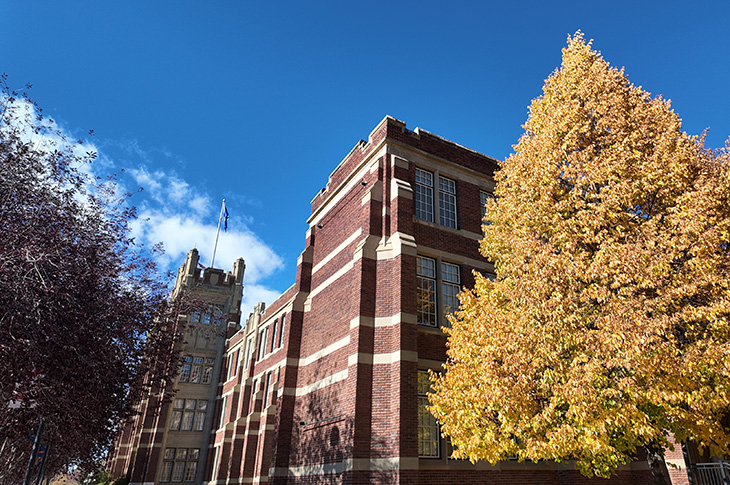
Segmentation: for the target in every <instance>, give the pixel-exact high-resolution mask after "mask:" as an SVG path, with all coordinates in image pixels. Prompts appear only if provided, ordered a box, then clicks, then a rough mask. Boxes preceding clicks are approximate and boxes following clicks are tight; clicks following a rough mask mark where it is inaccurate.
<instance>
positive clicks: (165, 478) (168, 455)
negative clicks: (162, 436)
mask: <svg viewBox="0 0 730 485" xmlns="http://www.w3.org/2000/svg"><path fill="white" fill-rule="evenodd" d="M163 459H164V460H165V461H163V462H162V470H161V471H160V481H161V482H169V481H170V478H172V465H173V464H174V461H173V460H175V448H165V454H164V455H163Z"/></svg>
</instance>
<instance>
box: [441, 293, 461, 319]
mask: <svg viewBox="0 0 730 485" xmlns="http://www.w3.org/2000/svg"><path fill="white" fill-rule="evenodd" d="M441 287H442V290H443V293H444V294H443V300H444V314H446V315H448V314H449V313H454V312H455V311H456V310H458V309H459V298H458V297H457V296H456V295H458V294H459V285H454V284H452V283H443V284H442V285H441ZM448 323H449V321H448V320H446V321H445V324H446V325H448Z"/></svg>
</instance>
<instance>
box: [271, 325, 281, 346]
mask: <svg viewBox="0 0 730 485" xmlns="http://www.w3.org/2000/svg"><path fill="white" fill-rule="evenodd" d="M278 327H279V321H278V320H274V324H273V325H271V350H270V352H273V351H274V349H275V348H276V331H277V330H278Z"/></svg>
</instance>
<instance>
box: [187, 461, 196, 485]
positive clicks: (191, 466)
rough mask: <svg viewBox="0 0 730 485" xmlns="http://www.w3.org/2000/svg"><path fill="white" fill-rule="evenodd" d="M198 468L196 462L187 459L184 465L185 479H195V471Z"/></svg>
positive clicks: (190, 480)
mask: <svg viewBox="0 0 730 485" xmlns="http://www.w3.org/2000/svg"><path fill="white" fill-rule="evenodd" d="M197 469H198V462H196V461H189V462H188V463H187V466H186V467H185V481H186V482H192V481H194V480H195V471H196V470H197Z"/></svg>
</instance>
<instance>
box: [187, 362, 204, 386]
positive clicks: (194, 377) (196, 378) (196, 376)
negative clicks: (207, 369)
mask: <svg viewBox="0 0 730 485" xmlns="http://www.w3.org/2000/svg"><path fill="white" fill-rule="evenodd" d="M202 373H203V367H202V366H199V365H194V366H193V369H192V371H191V373H190V382H192V383H193V384H199V383H200V376H201V375H202Z"/></svg>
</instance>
